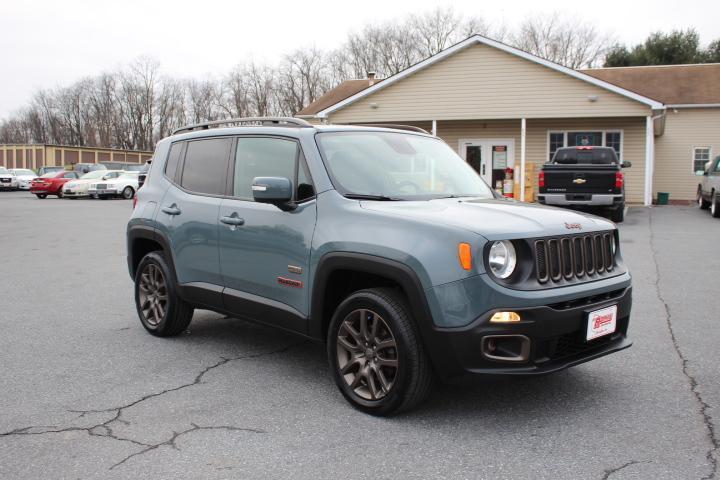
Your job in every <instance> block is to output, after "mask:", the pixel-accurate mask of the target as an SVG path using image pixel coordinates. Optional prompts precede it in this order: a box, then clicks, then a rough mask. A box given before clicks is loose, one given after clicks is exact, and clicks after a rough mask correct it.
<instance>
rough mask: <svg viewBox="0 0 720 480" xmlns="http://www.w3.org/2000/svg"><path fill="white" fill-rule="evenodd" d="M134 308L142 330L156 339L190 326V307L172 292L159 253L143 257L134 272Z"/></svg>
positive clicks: (171, 282) (172, 283)
mask: <svg viewBox="0 0 720 480" xmlns="http://www.w3.org/2000/svg"><path fill="white" fill-rule="evenodd" d="M135 306H136V308H137V313H138V316H139V317H140V322H141V323H142V325H143V327H145V330H147V331H148V332H150V333H151V334H153V335H156V336H158V337H169V336H172V335H177V334H178V333H180V332H183V331H184V330H185V329H186V328H187V326H188V325H189V324H190V320H192V316H193V310H194V309H193V307H192V305H190V304H188V303H187V302H185V301H184V300H182V299H181V298H180V297H179V296H178V294H177V290H176V288H175V276H174V275H173V274H172V271H171V270H170V268H169V267H168V263H167V261H166V260H165V257H164V256H163V254H162V253H160V252H151V253H148V254H147V255H145V257H143V259H142V260H141V261H140V264H139V265H138V268H137V271H136V272H135Z"/></svg>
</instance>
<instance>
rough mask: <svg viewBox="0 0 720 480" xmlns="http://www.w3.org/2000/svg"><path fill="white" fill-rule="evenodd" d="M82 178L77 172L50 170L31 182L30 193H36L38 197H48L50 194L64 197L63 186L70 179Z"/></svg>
mask: <svg viewBox="0 0 720 480" xmlns="http://www.w3.org/2000/svg"><path fill="white" fill-rule="evenodd" d="M78 178H80V176H79V175H78V174H77V172H67V171H65V170H63V171H61V172H48V173H46V174H45V175H42V176H40V177H38V178H36V179H35V180H33V181H32V183H31V184H30V193H34V194H35V195H37V197H38V198H47V196H48V195H57V196H58V198H62V186H63V185H64V184H65V183H66V182H69V181H70V180H75V179H78Z"/></svg>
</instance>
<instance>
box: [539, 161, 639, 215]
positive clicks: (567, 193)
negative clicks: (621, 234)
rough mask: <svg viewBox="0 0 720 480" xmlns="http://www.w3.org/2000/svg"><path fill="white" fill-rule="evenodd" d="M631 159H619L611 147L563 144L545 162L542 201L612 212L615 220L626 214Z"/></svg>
mask: <svg viewBox="0 0 720 480" xmlns="http://www.w3.org/2000/svg"><path fill="white" fill-rule="evenodd" d="M630 166H632V164H631V163H630V162H622V163H620V162H619V161H618V157H617V154H616V153H615V150H614V149H613V148H610V147H563V148H559V149H558V150H557V151H556V152H555V155H554V156H553V158H552V160H551V161H550V162H549V163H546V164H544V165H543V167H542V170H541V171H540V173H539V177H538V187H539V193H538V202H539V203H541V204H544V205H558V206H562V207H572V208H577V209H581V210H582V209H584V210H593V211H595V210H602V211H606V212H609V213H610V219H611V220H613V221H614V222H622V221H623V219H624V216H625V175H624V173H623V171H622V169H623V168H628V167H630Z"/></svg>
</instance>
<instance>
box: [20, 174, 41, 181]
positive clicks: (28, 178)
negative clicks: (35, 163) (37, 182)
mask: <svg viewBox="0 0 720 480" xmlns="http://www.w3.org/2000/svg"><path fill="white" fill-rule="evenodd" d="M15 177H16V178H17V179H18V180H32V179H34V178H38V176H37V175H15Z"/></svg>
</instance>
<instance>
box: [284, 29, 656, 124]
mask: <svg viewBox="0 0 720 480" xmlns="http://www.w3.org/2000/svg"><path fill="white" fill-rule="evenodd" d="M477 44H481V45H487V46H490V47H493V48H497V49H499V50H502V51H504V52H507V53H509V54H511V55H515V56H518V57H521V58H524V59H525V60H529V61H531V62H534V63H537V64H540V65H542V66H544V67H547V68H550V69H552V70H555V71H558V72H560V73H564V74H566V75H568V76H571V77H573V78H577V79H579V80H582V81H584V82H587V83H590V84H592V85H595V86H598V87H601V88H604V89H606V90H609V91H611V92H614V93H617V94H618V95H622V96H624V97H627V98H630V99H632V100H635V101H637V102H640V103H643V104H645V105H647V106H649V107H650V108H652V109H657V110H661V109H663V108H664V105H663V104H662V103H661V102H658V101H657V100H654V99H652V98H648V97H646V96H644V95H641V94H639V93H636V92H633V91H630V90H627V89H626V88H623V87H621V86H618V85H615V84H612V83H609V82H607V81H605V80H602V79H600V78H596V77H595V76H591V75H588V74H587V73H584V72H581V71H579V70H573V69H572V68H568V67H565V66H563V65H560V64H558V63H555V62H551V61H549V60H545V59H544V58H540V57H538V56H536V55H533V54H531V53H528V52H525V51H523V50H520V49H518V48H515V47H511V46H510V45H506V44H504V43H501V42H498V41H496V40H492V39H490V38H487V37H483V36H482V35H473V36H471V37H468V38H466V39H465V40H463V41H462V42H459V43H456V44H455V45H453V46H451V47H448V48H446V49H445V50H443V51H441V52H438V53H436V54H435V55H433V56H431V57H428V58H426V59H425V60H423V61H421V62H419V63H416V64H415V65H413V66H411V67H409V68H406V69H405V70H403V71H401V72H399V73H396V74H395V75H392V76H390V77H388V78H386V79H384V80H383V81H381V82H376V83H375V84H374V85H372V86H368V87H365V88H362V89H360V90H358V91H356V92H355V93H351V92H352V89H351V88H348V87H346V88H348V89H347V90H346V91H345V92H344V93H342V94H340V93H336V92H335V91H336V90H338V89H339V88H340V86H342V85H343V84H340V86H338V87H337V88H335V89H333V90H331V91H330V92H328V93H327V94H325V95H323V96H322V97H320V98H319V99H318V100H316V102H313V104H311V105H309V106H308V107H307V108H305V109H303V110H301V111H300V112H298V115H299V116H302V115H315V116H317V117H320V118H325V117H327V116H328V115H329V114H331V113H332V112H334V111H336V110H339V109H340V108H343V107H345V106H346V105H349V104H351V103H354V102H355V101H357V100H359V99H361V98H363V97H365V96H367V95H370V94H372V93H374V92H376V91H378V90H380V89H383V88H385V87H389V86H390V85H392V84H394V83H395V82H398V81H400V80H402V79H403V78H406V77H408V76H410V75H412V74H414V73H416V72H418V71H420V70H423V69H425V68H427V67H430V66H431V65H434V64H435V63H437V62H439V61H441V60H443V59H445V58H447V57H449V56H451V55H453V54H455V53H457V52H459V51H460V50H463V49H465V48H467V47H470V46H472V45H477ZM355 81H357V80H355ZM363 81H367V80H363ZM343 83H345V82H343ZM359 87H360V84H356V85H355V88H359ZM320 101H322V102H323V105H322V106H319V107H318V106H314V105H315V104H316V103H319V102H320ZM310 107H313V108H312V109H311V108H310ZM310 112H314V113H310Z"/></svg>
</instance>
